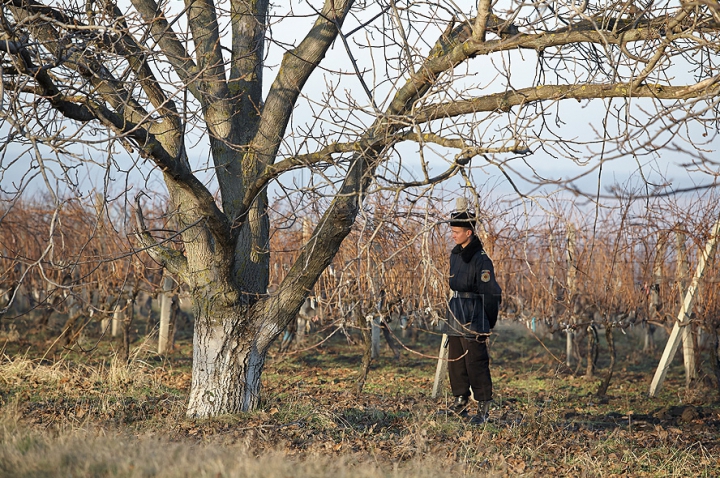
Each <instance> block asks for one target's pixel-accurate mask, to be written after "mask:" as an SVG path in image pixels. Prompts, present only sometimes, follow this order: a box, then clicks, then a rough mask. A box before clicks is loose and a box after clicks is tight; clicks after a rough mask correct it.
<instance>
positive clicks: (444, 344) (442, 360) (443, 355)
mask: <svg viewBox="0 0 720 478" xmlns="http://www.w3.org/2000/svg"><path fill="white" fill-rule="evenodd" d="M448 352H449V348H448V336H447V334H443V336H442V341H441V342H440V352H438V363H437V366H436V367H435V383H433V389H432V398H437V396H438V395H439V394H440V388H441V387H442V384H443V381H444V380H445V376H446V375H447V367H448V363H447V359H448Z"/></svg>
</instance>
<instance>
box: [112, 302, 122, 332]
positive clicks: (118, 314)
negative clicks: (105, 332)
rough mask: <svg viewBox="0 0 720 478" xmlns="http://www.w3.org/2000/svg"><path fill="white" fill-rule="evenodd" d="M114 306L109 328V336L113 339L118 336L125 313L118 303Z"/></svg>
mask: <svg viewBox="0 0 720 478" xmlns="http://www.w3.org/2000/svg"><path fill="white" fill-rule="evenodd" d="M119 302H120V301H118V304H117V305H116V306H115V309H114V311H113V318H112V327H111V330H112V332H111V335H112V336H113V337H117V336H118V335H120V328H121V327H122V323H123V321H124V320H125V312H124V311H123V308H122V306H121V305H120V303H119Z"/></svg>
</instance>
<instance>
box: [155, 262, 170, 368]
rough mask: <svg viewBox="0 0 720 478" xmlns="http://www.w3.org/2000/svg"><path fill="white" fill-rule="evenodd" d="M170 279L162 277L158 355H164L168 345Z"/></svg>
mask: <svg viewBox="0 0 720 478" xmlns="http://www.w3.org/2000/svg"><path fill="white" fill-rule="evenodd" d="M173 285H174V282H173V280H172V277H170V276H167V275H166V276H164V277H163V293H162V296H161V297H160V331H159V333H158V354H161V355H162V354H165V353H167V351H168V345H169V343H170V312H171V311H170V309H171V308H172V295H171V292H172V289H173Z"/></svg>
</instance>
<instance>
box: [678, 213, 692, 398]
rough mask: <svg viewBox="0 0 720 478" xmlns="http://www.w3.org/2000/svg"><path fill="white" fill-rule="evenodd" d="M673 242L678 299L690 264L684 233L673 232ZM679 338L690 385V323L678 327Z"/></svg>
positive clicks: (687, 380) (686, 380)
mask: <svg viewBox="0 0 720 478" xmlns="http://www.w3.org/2000/svg"><path fill="white" fill-rule="evenodd" d="M675 244H676V245H677V268H676V270H675V280H676V281H677V283H678V286H679V289H680V300H682V299H683V297H684V296H685V294H686V292H687V291H686V286H687V276H688V272H689V271H690V265H689V264H688V259H687V248H686V247H685V234H684V233H682V232H680V230H679V225H678V231H677V232H676V233H675ZM680 339H681V340H682V344H683V364H684V365H685V383H686V384H687V385H690V383H691V382H692V380H693V379H694V378H696V373H695V347H694V343H693V337H692V325H690V324H687V325H686V326H685V327H682V328H681V329H680Z"/></svg>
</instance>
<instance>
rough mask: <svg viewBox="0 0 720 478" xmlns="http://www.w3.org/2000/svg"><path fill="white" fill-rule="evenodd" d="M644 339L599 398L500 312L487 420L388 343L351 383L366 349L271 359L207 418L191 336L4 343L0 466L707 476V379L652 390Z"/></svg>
mask: <svg viewBox="0 0 720 478" xmlns="http://www.w3.org/2000/svg"><path fill="white" fill-rule="evenodd" d="M639 340H640V338H639V337H638V336H637V335H635V334H629V335H627V336H623V338H622V339H620V340H618V342H619V348H620V349H621V350H623V352H627V353H628V356H629V357H632V359H631V360H629V361H627V362H625V363H624V364H623V367H622V369H621V370H619V371H618V373H617V378H616V384H617V385H616V386H615V387H614V388H613V390H612V393H611V394H610V395H609V396H607V397H605V398H602V399H600V398H597V397H596V396H595V394H594V388H595V386H596V384H597V381H592V380H587V379H585V378H583V377H576V376H573V375H572V374H569V373H567V372H566V371H565V368H564V367H563V366H562V363H559V362H558V361H557V360H556V359H555V358H553V356H552V354H556V355H557V354H560V353H561V350H562V343H561V341H557V340H555V341H552V340H548V341H545V342H544V343H541V342H540V341H538V340H537V339H535V338H533V337H531V336H530V335H529V334H528V332H527V331H526V330H525V329H524V328H522V327H521V326H519V325H516V324H510V323H504V324H501V325H500V326H499V329H498V331H497V333H496V335H495V336H494V338H493V343H492V347H491V350H492V352H491V353H492V355H493V358H494V360H493V364H492V368H493V373H494V377H495V385H496V394H495V406H494V408H493V409H492V411H491V418H492V420H491V422H490V423H489V424H487V425H486V426H484V427H472V426H470V425H468V424H466V423H465V422H463V421H461V420H459V419H455V418H447V417H444V416H438V415H437V414H436V412H437V410H438V409H439V408H440V407H442V406H443V403H444V401H445V400H447V399H448V397H447V396H446V395H445V396H443V397H441V399H440V400H435V399H432V398H430V396H429V395H430V389H431V386H432V375H433V371H434V361H433V360H432V359H429V358H423V357H420V356H418V355H415V354H411V353H404V354H403V357H402V358H401V360H400V362H399V363H398V362H396V361H395V360H391V359H390V358H388V354H387V353H385V355H384V357H382V358H381V359H380V360H379V361H377V362H376V364H375V366H374V367H373V368H372V370H371V371H370V374H369V376H368V381H367V383H366V388H365V392H364V393H363V394H361V395H360V396H357V395H356V394H355V389H354V384H355V380H356V377H357V374H358V365H359V362H360V351H359V350H358V348H357V347H352V346H349V345H348V344H347V343H344V342H343V341H331V342H329V343H326V345H325V346H324V347H322V348H319V349H313V350H310V351H305V352H302V353H298V354H294V355H276V356H273V357H271V359H270V361H269V363H268V367H267V369H266V372H265V379H264V390H265V396H266V400H265V401H264V403H263V404H262V407H261V409H260V410H258V411H257V412H253V413H248V414H243V415H234V416H225V417H220V418H217V419H212V420H205V421H196V420H188V419H186V418H185V416H184V405H185V400H186V394H187V391H188V388H189V381H190V375H189V362H188V357H189V354H190V344H189V343H188V342H187V341H181V342H180V344H179V347H178V349H177V350H176V351H175V352H174V353H173V354H172V355H171V356H169V357H168V358H166V359H165V360H162V361H161V360H158V359H157V358H156V357H155V356H153V354H150V353H149V352H142V351H138V352H137V354H136V355H135V356H134V357H133V360H132V361H131V362H130V363H129V364H127V365H124V364H119V363H117V362H116V361H115V362H106V361H105V359H104V358H103V354H100V353H99V351H98V353H96V354H95V356H94V357H93V358H92V359H91V360H87V358H85V359H84V360H83V362H79V361H78V357H67V358H66V359H65V360H63V361H62V362H55V363H47V362H43V361H40V360H31V359H29V358H27V357H23V356H22V355H15V356H14V357H10V356H8V355H5V357H4V358H3V361H2V364H1V365H0V377H2V378H1V379H0V393H1V399H2V423H1V425H0V436H1V438H0V475H3V476H48V475H52V476H88V477H89V476H267V477H275V476H368V477H374V476H400V477H403V476H418V475H421V476H440V475H445V474H447V473H452V474H457V475H463V474H476V473H477V474H489V475H527V476H547V474H548V473H553V474H556V475H558V476H717V474H718V472H720V461H719V460H718V458H719V457H720V436H719V434H718V427H719V426H720V407H718V406H717V401H716V399H715V398H714V391H713V390H712V388H708V387H699V388H696V389H695V390H694V391H692V392H684V391H682V384H683V377H682V368H681V366H679V365H676V366H675V367H673V369H672V370H671V373H670V376H669V379H668V383H667V386H666V388H665V392H664V393H662V394H661V396H660V397H658V398H656V399H652V400H649V399H647V398H646V397H645V392H646V388H647V384H648V374H647V371H648V369H650V368H652V367H653V366H654V364H655V362H656V358H653V357H648V356H645V355H643V354H639V353H637V349H636V347H637V344H638V343H639ZM436 346H437V343H429V344H428V345H427V346H424V347H421V350H422V351H424V352H427V353H428V354H432V352H433V349H435V347H436ZM544 346H545V347H548V348H549V349H548V350H546V349H545V348H544ZM632 350H635V352H634V353H633V352H632ZM549 352H550V353H549ZM6 353H7V351H6ZM551 353H552V354H551ZM88 362H89V363H88ZM601 365H603V366H607V362H601ZM446 393H447V392H446Z"/></svg>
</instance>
